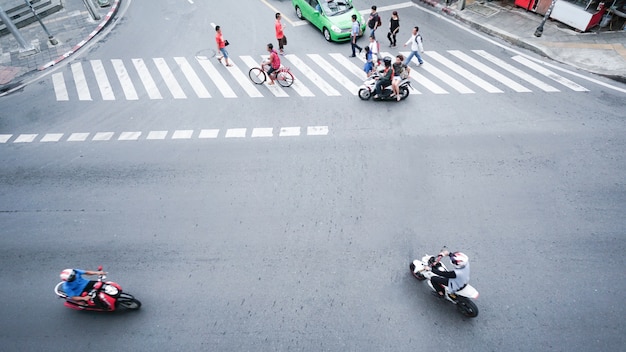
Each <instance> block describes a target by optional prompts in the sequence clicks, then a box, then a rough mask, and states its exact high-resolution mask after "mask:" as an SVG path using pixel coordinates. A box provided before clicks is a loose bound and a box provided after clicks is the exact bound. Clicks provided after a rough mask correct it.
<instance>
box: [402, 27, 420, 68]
mask: <svg viewBox="0 0 626 352" xmlns="http://www.w3.org/2000/svg"><path fill="white" fill-rule="evenodd" d="M419 30H420V29H419V27H418V26H415V27H413V32H412V34H411V38H409V40H407V41H406V43H404V46H407V45H409V44H411V53H410V54H409V56H407V57H406V60H405V61H404V64H405V65H406V66H409V63H410V62H411V59H413V57H416V58H417V61H418V62H419V64H420V65H421V64H423V63H424V60H422V57H421V56H420V53H419V52H420V51H422V52H423V51H424V47H423V45H422V36H421V35H419V34H418V32H419Z"/></svg>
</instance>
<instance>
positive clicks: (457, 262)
mask: <svg viewBox="0 0 626 352" xmlns="http://www.w3.org/2000/svg"><path fill="white" fill-rule="evenodd" d="M446 256H449V257H450V262H452V265H453V266H454V270H453V271H443V270H441V265H439V263H437V265H434V266H432V267H430V266H427V267H426V268H425V269H426V270H431V271H432V272H433V273H434V274H437V275H438V276H433V277H431V278H430V283H431V284H432V285H433V287H434V288H435V290H436V291H437V296H439V298H443V296H444V293H445V287H446V286H447V287H448V292H449V293H450V295H453V294H454V293H455V292H456V291H458V290H460V289H462V288H463V287H464V286H465V285H467V283H468V282H469V280H470V266H469V257H468V256H467V255H466V254H464V253H461V252H453V253H450V252H449V251H447V250H444V251H443V252H441V253H439V258H440V257H446Z"/></svg>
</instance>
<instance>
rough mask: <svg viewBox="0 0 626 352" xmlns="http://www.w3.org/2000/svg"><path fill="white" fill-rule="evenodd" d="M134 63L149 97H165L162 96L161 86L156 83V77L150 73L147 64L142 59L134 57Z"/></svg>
mask: <svg viewBox="0 0 626 352" xmlns="http://www.w3.org/2000/svg"><path fill="white" fill-rule="evenodd" d="M132 61H133V65H135V69H136V70H137V73H138V74H139V79H141V82H142V83H143V86H144V88H146V92H147V93H148V97H149V98H150V99H163V96H161V92H159V88H157V86H156V83H154V79H152V76H151V75H150V71H148V68H147V67H146V64H145V63H144V62H143V60H142V59H133V60H132Z"/></svg>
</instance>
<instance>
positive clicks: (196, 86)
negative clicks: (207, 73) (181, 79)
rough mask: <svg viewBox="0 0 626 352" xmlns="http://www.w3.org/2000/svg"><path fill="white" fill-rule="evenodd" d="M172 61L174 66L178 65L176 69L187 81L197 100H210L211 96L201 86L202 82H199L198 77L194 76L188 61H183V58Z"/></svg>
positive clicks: (194, 72) (194, 73)
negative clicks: (178, 69) (174, 63)
mask: <svg viewBox="0 0 626 352" xmlns="http://www.w3.org/2000/svg"><path fill="white" fill-rule="evenodd" d="M174 61H176V64H178V67H179V68H180V70H181V71H182V72H183V74H184V75H185V77H186V78H187V81H188V82H189V84H190V85H191V88H192V89H193V91H194V92H196V95H197V96H198V98H210V97H211V94H210V93H209V91H208V90H207V89H206V87H205V86H204V84H202V81H201V80H200V77H198V75H197V74H196V71H194V70H193V68H191V65H190V64H189V61H187V59H185V58H184V57H175V58H174Z"/></svg>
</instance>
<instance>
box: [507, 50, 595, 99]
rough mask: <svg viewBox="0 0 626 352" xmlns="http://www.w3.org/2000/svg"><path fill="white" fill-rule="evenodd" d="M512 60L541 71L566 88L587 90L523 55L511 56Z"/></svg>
mask: <svg viewBox="0 0 626 352" xmlns="http://www.w3.org/2000/svg"><path fill="white" fill-rule="evenodd" d="M513 60H515V61H517V62H519V63H520V64H522V65H524V66H526V67H528V68H530V69H532V70H534V71H537V72H539V73H541V74H542V75H544V76H546V77H548V78H550V79H551V80H553V81H555V82H557V83H560V84H562V85H564V86H566V87H567V88H569V89H571V90H573V91H576V92H588V91H589V90H588V89H587V88H585V87H583V86H580V85H578V84H577V83H574V82H572V81H570V80H569V79H567V78H565V77H563V76H560V75H557V74H556V73H554V72H552V71H550V70H548V69H547V68H545V67H543V66H541V65H539V64H537V63H534V62H532V61H530V60H528V59H527V58H525V57H523V56H519V55H517V56H513Z"/></svg>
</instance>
